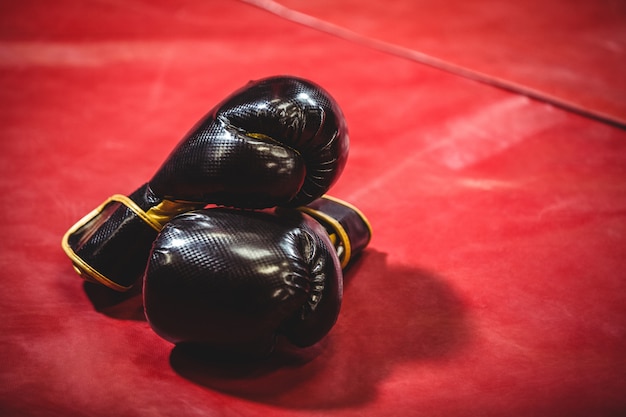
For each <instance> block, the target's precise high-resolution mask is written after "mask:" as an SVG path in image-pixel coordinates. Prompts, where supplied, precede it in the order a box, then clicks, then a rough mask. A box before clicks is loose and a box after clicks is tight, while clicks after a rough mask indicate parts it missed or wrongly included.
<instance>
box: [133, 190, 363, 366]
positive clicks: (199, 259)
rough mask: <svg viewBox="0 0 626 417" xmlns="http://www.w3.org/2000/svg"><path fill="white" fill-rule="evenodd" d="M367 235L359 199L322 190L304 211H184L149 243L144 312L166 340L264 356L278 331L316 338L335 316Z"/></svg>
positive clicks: (300, 341)
mask: <svg viewBox="0 0 626 417" xmlns="http://www.w3.org/2000/svg"><path fill="white" fill-rule="evenodd" d="M370 236H371V229H370V227H369V223H368V222H367V220H366V219H365V217H364V216H363V215H362V214H361V213H360V212H359V211H358V210H357V209H356V208H354V207H352V206H349V205H348V204H346V203H344V202H341V201H339V200H336V199H331V198H328V197H323V198H321V199H319V200H316V201H315V202H313V203H312V204H311V205H309V206H308V207H306V208H303V209H301V210H300V209H299V210H292V209H278V210H274V211H271V212H267V211H265V212H259V211H244V210H235V209H228V208H212V209H205V210H198V211H192V212H188V213H185V214H181V215H179V216H177V217H175V218H174V219H173V220H171V221H170V222H169V223H168V224H167V225H165V227H164V228H163V230H162V231H161V233H160V234H159V236H158V237H157V239H156V240H155V242H154V245H153V248H152V251H151V254H150V259H149V263H148V267H147V268H146V273H145V277H144V283H143V285H144V287H143V302H144V309H145V315H146V318H147V320H148V322H149V323H150V326H151V327H152V328H153V329H154V331H155V332H156V333H157V334H158V335H160V336H161V337H163V338H165V339H167V340H169V341H170V342H173V343H175V344H185V345H192V346H196V347H200V348H201V349H203V350H206V352H207V354H214V355H216V356H236V357H252V358H257V357H263V356H266V355H268V354H269V353H270V352H272V350H273V349H274V346H275V342H276V338H277V336H278V335H283V336H285V337H286V339H287V340H288V341H290V342H291V343H293V344H294V345H296V346H301V347H305V346H310V345H313V344H315V343H316V342H318V341H319V340H321V339H322V338H323V337H324V336H325V335H326V334H327V333H328V332H329V331H330V329H331V328H332V327H333V325H334V324H335V321H336V320H337V316H338V314H339V310H340V306H341V299H342V291H343V290H342V288H343V276H342V266H343V267H345V266H346V265H347V264H348V262H349V261H350V259H351V257H354V256H355V255H356V254H358V253H359V252H361V251H362V250H363V249H364V248H365V247H366V246H367V244H368V243H369V240H370Z"/></svg>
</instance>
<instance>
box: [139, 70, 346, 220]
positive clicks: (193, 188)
mask: <svg viewBox="0 0 626 417" xmlns="http://www.w3.org/2000/svg"><path fill="white" fill-rule="evenodd" d="M348 148H349V143H348V134H347V127H346V124H345V120H344V118H343V115H342V112H341V109H340V108H339V106H338V105H337V103H336V102H335V101H334V100H333V98H332V97H330V95H328V93H326V92H325V91H324V90H322V89H321V88H320V87H319V86H316V85H315V84H313V83H311V82H309V81H306V80H303V79H298V78H294V77H272V78H267V79H263V80H260V81H253V82H250V83H248V85H246V86H245V87H243V88H241V89H240V90H238V91H236V92H235V93H233V94H232V95H231V96H230V97H228V98H227V99H225V100H224V101H223V102H221V103H220V104H219V105H217V106H216V107H215V108H214V109H213V110H211V111H210V112H209V113H208V114H207V115H206V116H205V117H204V118H203V119H202V120H200V121H199V122H198V123H197V125H196V126H195V127H194V128H193V129H192V130H191V131H190V132H189V133H188V134H187V135H186V136H185V137H184V138H183V140H182V141H181V142H180V143H179V145H178V146H177V147H176V148H175V149H174V151H173V152H172V154H171V155H170V156H169V158H168V159H167V161H166V162H165V163H164V164H163V166H162V167H161V169H160V170H159V171H158V172H157V173H156V174H155V176H154V178H152V180H151V181H150V188H151V189H152V190H153V191H154V193H155V194H156V195H159V196H162V197H164V198H168V199H171V200H184V201H207V202H211V203H217V204H221V205H228V206H235V207H248V208H261V207H273V206H279V205H281V206H285V205H290V206H299V205H305V204H308V203H310V202H311V201H313V200H314V199H316V198H318V197H320V196H322V194H324V193H325V192H326V191H327V190H328V189H329V188H330V186H331V185H332V184H333V183H334V182H335V181H336V180H337V178H338V177H339V175H340V174H341V172H342V170H343V168H344V165H345V163H346V160H347V156H348Z"/></svg>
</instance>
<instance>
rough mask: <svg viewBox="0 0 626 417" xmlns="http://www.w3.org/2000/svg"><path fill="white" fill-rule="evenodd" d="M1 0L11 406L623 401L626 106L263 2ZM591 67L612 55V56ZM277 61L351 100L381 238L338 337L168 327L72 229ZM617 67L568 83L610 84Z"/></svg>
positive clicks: (404, 411)
mask: <svg viewBox="0 0 626 417" xmlns="http://www.w3.org/2000/svg"><path fill="white" fill-rule="evenodd" d="M293 3H295V2H293ZM342 3H343V4H347V3H345V2H342ZM387 3H390V2H386V3H385V4H387ZM398 3H400V2H398ZM406 3H409V2H406ZM552 3H558V4H561V6H562V7H563V10H567V8H566V7H565V6H563V5H564V4H571V2H565V1H562V2H552ZM284 4H287V2H284ZM361 4H362V5H363V7H364V10H377V7H379V6H377V5H376V3H375V2H365V3H361ZM393 4H396V3H395V2H394V3H393ZM467 4H474V3H473V2H469V3H467ZM476 4H477V3H476ZM516 4H528V5H529V7H530V6H532V5H533V4H534V3H532V2H518V3H516ZM576 4H578V3H576ZM580 4H582V3H580ZM615 4H617V3H615ZM291 5H292V6H294V5H293V4H291ZM0 7H1V10H2V12H1V13H0V103H2V107H3V110H2V112H1V113H0V132H1V135H2V142H1V143H2V145H1V153H0V155H1V156H0V158H1V160H0V173H1V176H0V178H2V179H1V180H0V195H1V198H2V203H3V208H4V215H3V216H2V220H0V231H1V233H2V235H1V236H2V237H3V239H2V243H1V246H0V266H1V268H0V271H1V275H0V276H1V277H2V280H3V283H4V285H5V286H4V288H5V292H4V294H3V296H2V297H0V313H1V314H2V317H3V318H2V320H1V321H0V339H1V340H0V415H6V416H112V415H115V416H153V415H154V416H227V417H228V416H267V415H272V416H316V415H324V416H364V415H366V416H367V415H369V416H407V415H409V416H477V415H480V416H502V415H506V416H561V415H567V416H619V415H624V414H625V413H626V396H625V394H624V393H625V392H626V307H625V306H626V272H625V271H626V131H625V130H623V129H620V128H618V127H615V125H611V124H608V123H602V122H600V121H598V120H595V119H592V118H588V117H583V116H581V115H579V114H574V113H572V112H567V111H564V110H563V109H560V108H557V107H554V106H551V105H549V104H546V103H545V102H541V101H537V100H533V99H530V98H528V97H526V96H524V95H520V94H514V93H512V92H510V91H505V90H503V89H499V88H494V87H492V86H489V85H487V84H485V83H481V82H476V81H472V80H468V79H467V78H464V77H461V76H458V75H455V74H451V73H449V72H446V71H441V70H438V69H435V68H432V67H431V66H428V65H424V64H422V63H419V62H416V61H415V60H411V59H406V58H403V57H399V56H397V55H395V54H392V53H387V52H383V51H381V50H377V49H375V48H372V47H371V46H368V45H364V44H362V43H359V42H356V41H354V40H346V39H343V38H341V37H338V36H336V35H333V34H329V33H325V32H323V31H320V30H317V29H314V28H311V27H307V26H304V25H300V24H297V23H294V22H292V21H290V20H288V19H285V18H284V17H281V16H278V15H276V14H274V13H269V12H267V11H265V10H262V9H261V8H258V7H254V6H253V5H251V4H249V3H246V2H239V1H220V2H217V1H213V2H211V1H208V2H202V1H194V0H176V1H170V2H150V1H147V0H136V1H130V2H129V1H93V2H79V1H77V0H61V1H58V2H55V5H54V7H52V6H50V5H49V4H48V3H44V2H42V1H22V2H19V3H17V2H16V3H11V4H3V5H2V6H0ZM294 7H295V6H294ZM332 7H334V6H332ZM332 7H331V6H328V9H326V10H325V13H326V12H328V13H330V12H329V11H331V10H333V9H332ZM336 7H337V8H338V9H339V6H336ZM468 7H469V6H468ZM554 7H556V6H554ZM353 10H357V9H356V8H355V9H353ZM576 10H578V9H576V8H575V7H574V8H572V15H571V16H570V15H567V16H568V18H569V19H576V20H577V21H579V22H580V24H581V25H586V27H587V26H588V27H591V26H593V27H599V28H602V27H603V25H604V23H603V22H600V21H598V20H597V18H596V17H595V15H593V14H584V15H578V14H576V16H574V15H573V14H574V12H575V11H576ZM444 12H445V10H441V11H440V13H444ZM447 13H449V14H448V15H447V16H449V18H450V19H451V21H454V19H456V18H458V16H457V13H456V11H455V9H449V10H448V11H447ZM576 13H578V12H576ZM614 14H615V13H614ZM344 16H345V13H344ZM455 16H456V17H455ZM491 16H492V15H490V14H476V15H475V16H474V19H476V20H475V21H474V22H475V24H476V26H481V21H484V20H485V19H486V20H489V19H490V18H491ZM621 16H622V17H623V15H621ZM514 17H515V15H513V18H514ZM368 19H369V18H368ZM386 19H387V17H386V15H383V14H382V13H376V16H375V17H374V18H371V20H370V21H371V22H372V23H371V25H372V26H380V27H388V26H389V25H390V24H391V23H390V22H389V21H388V20H386ZM481 19H482V20H481ZM622 21H623V19H622ZM337 23H342V22H340V21H338V22H337ZM483 23H484V22H483ZM399 25H400V24H399ZM607 27H608V26H607ZM424 30H427V29H424ZM529 30H530V29H529ZM534 30H538V29H534ZM568 30H571V31H572V32H571V33H570V34H571V39H576V36H578V35H577V34H578V32H576V31H574V30H573V29H568ZM598 30H600V29H598ZM622 30H623V29H622ZM621 33H623V32H621ZM470 35H472V34H471V33H469V32H468V38H467V40H466V41H467V42H468V43H467V45H468V48H470V47H471V46H472V42H473V39H475V37H472V36H470ZM527 35H528V36H531V35H532V34H527ZM565 35H567V34H564V35H563V36H565ZM511 36H512V35H511ZM606 36H607V37H609V38H610V36H611V35H606ZM615 36H617V37H616V38H615V39H613V40H612V41H613V42H615V44H619V45H622V42H623V37H620V36H622V35H620V34H619V33H618V32H616V33H615ZM431 38H432V39H434V41H433V42H434V43H436V40H437V39H441V43H442V44H443V43H444V42H443V41H444V40H445V38H442V37H439V36H438V34H437V33H435V32H433V33H432V34H431ZM513 38H514V37H513ZM507 40H510V39H509V38H508V37H507V36H505V35H501V36H499V37H498V41H503V42H504V41H507ZM513 40H514V39H513ZM464 41H465V39H461V40H459V42H460V43H461V45H462V44H463V42H464ZM552 42H553V40H552V39H551V38H546V40H545V42H544V43H545V44H546V45H547V46H546V48H547V47H548V46H549V45H553V46H554V45H557V44H554V43H552ZM408 46H410V47H416V45H408ZM441 47H442V48H443V47H445V45H443V46H441ZM570 47H571V48H574V49H576V47H575V45H571V46H570ZM582 47H584V45H583V46H581V48H582ZM459 48H460V46H459V45H458V44H457V45H456V47H455V50H459ZM462 49H463V48H460V50H462ZM550 49H551V50H552V51H553V52H551V54H550V56H553V57H554V59H555V60H559V62H564V64H563V65H566V66H568V65H569V64H568V62H569V61H567V60H564V59H565V58H567V56H568V53H567V51H566V50H562V49H560V48H558V47H557V46H554V47H552V46H550ZM561 51H562V52H563V54H562V55H560V52H561ZM430 52H432V51H429V53H430ZM459 56H463V55H462V54H461V55H459ZM445 58H446V59H447V58H450V57H445ZM498 62H499V64H500V65H502V67H506V66H507V62H508V63H509V64H510V59H509V58H506V57H503V58H502V60H501V61H498ZM622 62H623V61H622ZM464 65H469V64H468V63H464ZM572 67H574V68H575V67H576V65H575V64H572ZM591 67H592V65H590V66H589V67H588V68H586V69H585V71H592V74H593V75H594V76H596V77H597V78H596V79H598V80H600V79H602V80H603V79H604V78H603V77H604V75H603V74H605V72H606V70H607V66H606V65H603V64H600V63H598V65H597V66H596V67H595V69H594V68H591ZM474 69H477V70H480V68H478V66H476V67H475V68H474ZM548 73H549V71H548ZM274 74H292V75H298V76H303V77H306V78H309V79H311V80H314V81H315V82H317V83H319V84H321V85H322V86H324V87H325V88H326V89H327V90H328V91H330V92H331V93H332V94H333V95H334V96H335V98H336V99H337V100H338V101H339V103H340V104H341V106H342V107H343V109H344V112H345V115H346V117H347V120H348V124H349V127H350V132H351V154H350V160H349V162H348V166H347V168H346V170H345V172H344V175H343V176H342V177H341V179H340V181H339V182H338V183H337V184H336V186H335V187H334V188H333V190H332V193H331V194H333V195H335V196H337V197H340V198H344V199H347V200H349V201H351V202H352V203H354V204H356V205H357V206H359V207H360V208H361V209H362V210H363V211H364V212H365V214H366V215H367V216H368V217H369V219H370V221H371V223H372V225H373V228H374V238H373V240H372V242H371V245H370V247H369V248H368V250H367V251H366V253H365V254H364V255H363V257H362V258H361V259H360V260H359V261H358V262H357V263H356V264H355V265H353V267H352V268H351V269H350V270H349V271H348V273H347V274H346V288H345V294H344V304H343V308H342V313H341V315H340V318H339V321H338V323H337V325H336V327H335V328H334V329H333V330H332V332H331V333H330V335H329V336H328V337H327V338H326V339H325V340H324V341H323V342H322V343H320V344H319V345H318V346H315V347H313V348H311V349H308V350H306V351H304V352H302V353H301V354H300V355H299V356H294V357H273V358H272V359H270V360H267V361H264V362H261V363H258V364H255V365H226V364H214V363H213V364H212V363H209V362H202V361H198V360H197V359H194V358H191V357H188V356H186V355H185V354H184V353H183V352H180V351H179V350H177V349H174V348H173V346H172V345H171V344H169V343H168V342H166V341H164V340H162V339H160V338H159V337H158V336H156V334H154V333H153V332H152V331H151V329H150V327H149V325H148V324H147V323H146V321H145V319H144V318H143V313H142V306H141V300H140V297H139V296H138V295H137V294H129V295H126V296H120V295H116V294H112V293H110V292H108V291H107V290H104V289H102V288H99V287H95V286H91V285H85V284H84V283H83V282H82V281H81V279H80V278H79V277H78V276H77V275H76V274H75V273H74V271H73V269H72V267H71V263H70V262H69V260H68V259H67V258H66V256H65V255H64V253H63V252H62V250H61V245H60V241H61V236H62V235H63V233H64V232H65V231H66V230H67V229H68V228H69V227H70V226H71V225H72V224H73V223H74V222H76V221H77V220H78V219H79V218H80V217H82V216H83V215H84V214H86V213H87V212H88V211H90V210H91V209H93V208H94V207H96V206H97V205H99V204H100V203H101V202H102V201H104V200H105V199H106V198H107V197H109V196H110V195H112V194H114V193H129V192H131V191H133V190H134V189H135V188H136V187H137V186H139V185H141V184H143V182H145V181H146V180H147V179H149V178H150V177H151V176H152V174H153V173H154V171H155V170H156V169H157V168H158V167H159V166H160V164H161V161H162V160H163V159H164V158H165V157H166V156H167V155H168V154H169V152H170V150H171V148H172V147H173V146H174V145H175V144H176V143H177V142H178V140H179V139H180V137H182V136H183V135H184V133H185V132H186V131H187V130H188V129H189V128H190V127H191V126H192V125H193V124H194V123H195V122H196V120H197V119H198V118H200V117H201V116H202V115H203V114H204V113H205V112H206V111H208V110H209V109H210V108H211V107H212V106H213V105H214V104H215V103H217V102H218V101H219V100H221V99H222V98H223V97H224V96H225V95H227V94H228V93H230V92H231V91H232V90H234V89H236V88H238V87H240V86H241V85H243V84H245V83H246V82H247V81H248V80H250V79H256V78H260V77H264V76H267V75H274ZM535 74H536V73H535ZM500 75H502V74H500ZM558 78H559V77H557V79H558ZM516 81H517V82H522V81H523V80H516ZM611 82H613V81H611ZM622 82H623V80H622ZM556 84H557V83H556V82H555V83H554V87H555V88H556ZM614 84H615V85H616V86H617V87H616V90H609V89H606V88H604V87H594V86H589V85H587V84H584V83H583V84H579V85H580V86H581V87H580V89H579V91H578V92H576V91H574V93H575V94H574V95H573V96H571V97H570V98H572V97H573V98H575V99H580V100H581V102H582V100H586V97H588V96H590V95H591V96H593V97H596V98H597V100H596V99H595V98H594V100H596V101H594V102H593V103H599V102H600V101H602V102H603V103H609V102H610V103H615V101H616V100H615V97H617V98H618V99H617V101H619V100H623V95H621V96H620V95H611V93H610V91H613V92H614V91H622V92H623V91H624V90H623V84H622V87H619V84H618V83H614ZM550 85H551V86H552V85H553V84H552V83H550ZM528 86H529V87H532V88H536V86H534V85H531V84H530V82H529V84H528ZM559 88H560V87H559ZM568 94H569V93H568ZM616 94H617V93H616ZM593 103H592V104H591V105H590V104H585V106H591V107H592V108H595V109H596V110H602V111H607V109H608V107H603V106H604V104H603V105H602V106H596V104H593ZM620 103H621V104H619V103H618V104H619V105H618V106H617V107H613V108H612V110H611V111H612V112H613V114H614V115H616V116H617V118H621V119H624V118H625V117H626V116H625V113H624V111H623V109H624V107H619V106H623V104H624V102H623V101H621V102H620Z"/></svg>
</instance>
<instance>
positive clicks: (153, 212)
mask: <svg viewBox="0 0 626 417" xmlns="http://www.w3.org/2000/svg"><path fill="white" fill-rule="evenodd" d="M111 203H120V204H122V205H124V206H126V207H127V208H129V209H130V210H131V211H132V212H133V213H134V214H135V215H137V217H139V218H140V219H141V220H143V221H144V222H145V223H147V224H148V225H149V226H150V227H151V228H152V229H154V230H155V231H156V232H160V231H161V229H162V228H163V226H165V224H166V223H167V222H168V221H170V220H171V219H172V218H173V217H174V216H176V215H178V214H180V213H183V212H186V211H189V210H193V209H197V208H201V207H203V206H204V204H198V203H189V202H177V201H171V200H163V201H162V202H160V203H159V204H157V205H156V206H154V207H151V208H150V209H149V210H148V211H147V212H146V211H144V210H142V209H141V207H139V206H138V205H137V203H135V202H134V201H133V200H131V199H130V198H129V197H127V196H125V195H122V194H115V195H113V196H111V197H109V198H108V199H107V200H106V201H105V202H104V203H102V204H100V205H99V206H98V207H97V208H96V209H94V210H92V211H91V212H89V213H88V214H87V215H86V216H84V217H83V218H82V219H80V220H79V221H78V222H76V224H74V225H73V226H72V227H70V229H69V230H68V231H67V232H65V234H64V235H63V240H62V241H61V246H62V247H63V250H64V251H65V254H66V255H67V256H68V257H69V258H70V260H71V261H72V263H73V264H74V265H73V266H74V269H75V270H76V272H77V273H78V275H80V276H81V277H82V278H83V279H85V280H86V281H90V282H95V283H99V284H103V285H106V286H107V287H109V288H111V289H114V290H116V291H127V290H129V289H130V288H131V287H130V286H128V287H125V286H123V285H119V284H117V283H116V282H114V281H112V280H111V279H109V278H107V277H106V276H104V275H103V274H102V273H101V272H99V271H97V270H96V269H94V268H93V267H92V266H91V265H89V264H88V263H86V262H85V261H84V260H83V259H82V258H81V257H80V256H78V254H76V252H74V250H73V249H72V247H71V246H70V244H69V238H70V236H71V235H72V234H74V233H76V232H77V231H78V230H79V229H80V228H82V227H84V226H85V225H86V224H88V223H89V222H90V221H92V220H93V219H95V218H96V217H97V216H98V215H100V214H101V213H102V212H103V211H104V210H105V209H106V207H107V206H108V205H109V204H111Z"/></svg>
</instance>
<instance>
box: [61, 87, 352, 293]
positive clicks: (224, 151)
mask: <svg viewBox="0 0 626 417" xmlns="http://www.w3.org/2000/svg"><path fill="white" fill-rule="evenodd" d="M348 147H349V142H348V133H347V128H346V124H345V121H344V118H343V115H342V112H341V109H340V108H339V106H338V105H337V103H336V102H335V101H334V99H333V98H332V97H331V96H330V95H329V94H328V93H327V92H325V91H324V90H323V89H322V88H320V87H319V86H317V85H315V84H313V83H311V82H309V81H307V80H303V79H300V78H295V77H271V78H266V79H262V80H259V81H254V82H250V83H249V84H248V85H246V86H244V87H242V88H241V89H239V90H237V91H235V92H234V93H233V94H231V95H230V96H229V97H227V98H226V99H224V100H223V101H222V102H221V103H219V104H218V105H217V106H215V107H214V108H213V109H212V110H211V111H210V112H209V113H208V114H207V115H206V116H205V117H203V118H202V119H201V120H200V121H199V122H198V123H197V124H196V125H195V126H194V127H193V128H192V129H191V131H190V132H189V133H187V135H186V136H185V137H184V138H183V139H182V140H181V141H180V143H179V144H178V145H177V146H176V148H175V149H174V150H173V151H172V153H171V154H170V155H169V157H168V158H167V159H166V161H165V162H164V163H163V165H162V166H161V168H160V169H159V170H158V171H157V172H156V174H155V175H154V176H153V177H152V179H151V180H150V181H148V182H147V183H146V184H144V185H143V186H141V187H139V188H138V189H137V190H136V191H135V192H133V193H132V194H130V195H129V196H124V195H114V196H112V197H111V198H109V199H108V200H107V201H105V202H104V203H103V204H102V205H101V206H100V207H98V208H97V209H95V210H94V211H92V212H91V213H89V214H88V215H87V216H85V217H84V218H83V219H82V220H80V221H79V222H78V223H76V224H75V225H74V226H73V227H72V228H70V230H68V232H67V233H66V234H65V236H64V238H63V248H64V250H65V252H66V253H67V255H68V256H69V257H70V259H71V260H72V262H73V264H74V267H75V269H76V271H77V272H78V273H79V274H80V275H81V276H82V277H83V278H85V279H87V280H89V281H94V282H98V283H101V284H104V285H106V286H108V287H110V288H112V289H114V290H117V291H126V290H128V289H129V288H131V287H132V286H133V285H135V284H137V283H139V282H140V280H141V276H142V275H143V272H144V269H145V265H146V261H147V259H148V254H149V251H150V246H151V244H152V242H153V241H154V239H155V238H156V236H157V234H158V232H159V231H160V230H161V228H162V227H163V225H164V224H166V223H167V222H168V221H169V220H170V219H172V218H173V217H174V216H176V215H177V214H180V213H184V212H186V211H190V210H194V209H199V208H203V207H205V206H207V205H208V204H216V205H224V206H232V207H239V208H249V209H258V208H267V207H274V206H289V207H297V206H301V205H306V204H308V203H310V202H311V201H313V200H315V199H316V198H319V197H320V196H322V195H323V194H324V193H325V192H326V191H327V190H328V189H329V188H330V186H331V185H332V184H333V183H334V182H335V181H336V180H337V178H338V177H339V175H340V174H341V172H342V170H343V168H344V166H345V163H346V160H347V156H348Z"/></svg>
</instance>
